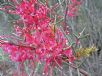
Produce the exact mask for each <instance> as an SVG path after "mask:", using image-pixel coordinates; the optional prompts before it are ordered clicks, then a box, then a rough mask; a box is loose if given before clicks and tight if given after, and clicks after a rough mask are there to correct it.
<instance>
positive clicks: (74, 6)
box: [67, 0, 82, 17]
mask: <svg viewBox="0 0 102 76" xmlns="http://www.w3.org/2000/svg"><path fill="white" fill-rule="evenodd" d="M81 3H82V0H71V4H69V5H68V12H67V14H68V16H69V17H73V16H76V15H77V11H78V6H80V4H81Z"/></svg>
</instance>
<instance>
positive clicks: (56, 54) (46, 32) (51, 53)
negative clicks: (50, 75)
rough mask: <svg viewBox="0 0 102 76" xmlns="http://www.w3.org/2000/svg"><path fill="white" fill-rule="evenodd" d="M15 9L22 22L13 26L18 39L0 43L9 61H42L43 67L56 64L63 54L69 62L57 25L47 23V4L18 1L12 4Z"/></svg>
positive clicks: (58, 63) (70, 51)
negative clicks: (14, 5) (12, 41)
mask: <svg viewBox="0 0 102 76" xmlns="http://www.w3.org/2000/svg"><path fill="white" fill-rule="evenodd" d="M74 3H75V2H73V6H74V5H75V4H74ZM71 11H72V10H71ZM15 12H16V14H17V15H19V16H20V18H21V20H22V21H23V25H24V26H23V27H20V26H18V25H15V26H14V29H15V34H16V36H18V37H19V38H21V39H22V40H21V41H18V42H17V43H9V42H1V47H2V48H3V50H4V51H5V52H7V53H8V54H9V56H10V58H11V60H13V61H17V62H24V61H25V60H27V59H28V60H29V59H30V60H35V61H37V62H42V61H43V62H44V63H45V64H46V67H47V66H48V65H52V66H55V65H59V66H60V64H61V63H62V62H63V58H62V57H63V56H65V57H66V58H67V59H68V60H69V61H70V62H71V61H72V58H73V55H72V50H71V47H69V48H68V45H67V44H66V43H67V40H66V38H65V37H64V35H63V33H62V31H61V30H60V29H59V28H58V27H56V28H55V29H54V30H53V26H54V24H51V22H50V20H51V19H50V17H48V7H47V6H45V5H43V4H41V3H38V2H37V1H36V0H31V1H22V2H21V3H20V4H17V5H16V9H15ZM65 48H68V49H65ZM46 67H45V69H46ZM45 71H46V70H45Z"/></svg>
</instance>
